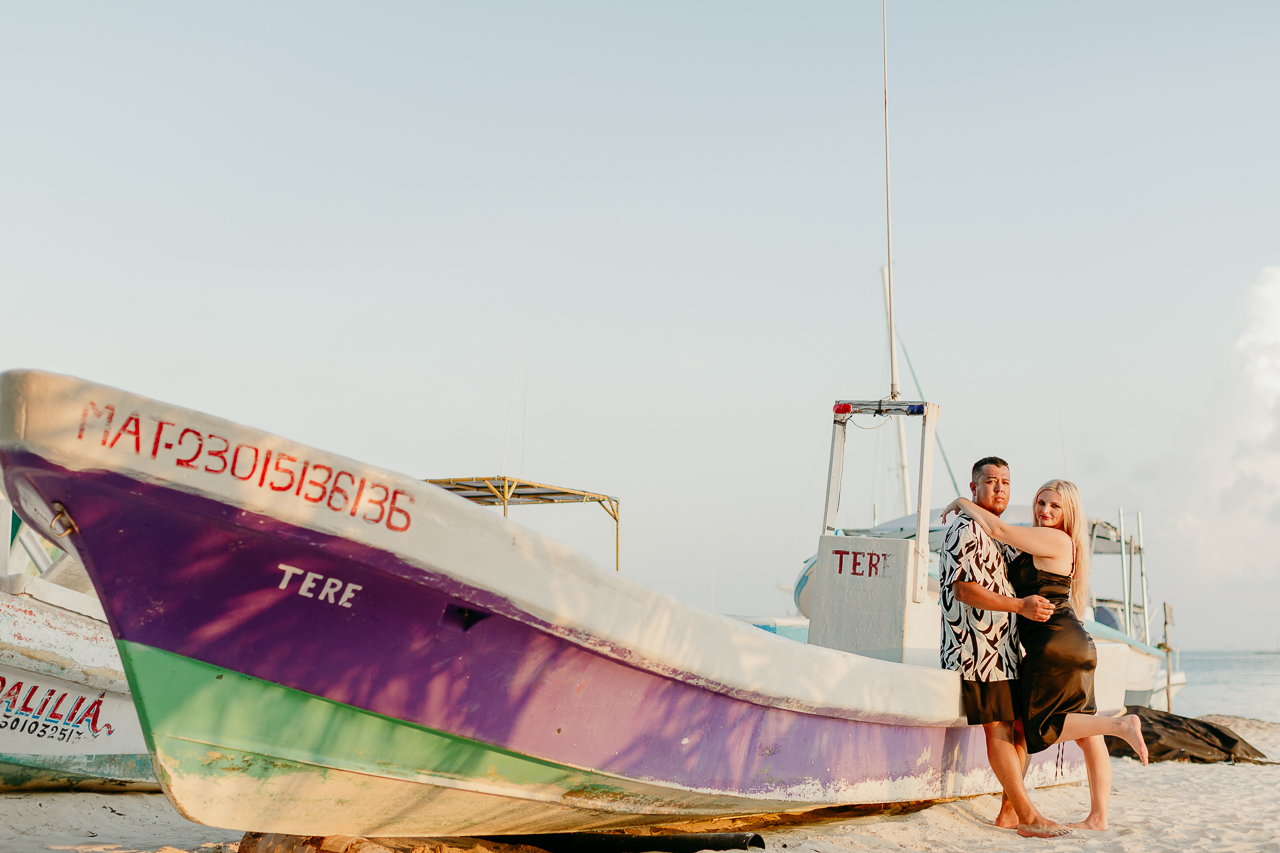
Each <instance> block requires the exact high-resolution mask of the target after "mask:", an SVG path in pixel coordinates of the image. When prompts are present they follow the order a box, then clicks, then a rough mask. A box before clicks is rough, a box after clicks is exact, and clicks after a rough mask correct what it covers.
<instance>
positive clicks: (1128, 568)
mask: <svg viewBox="0 0 1280 853" xmlns="http://www.w3.org/2000/svg"><path fill="white" fill-rule="evenodd" d="M1116 516H1117V524H1116V526H1117V527H1118V528H1119V531H1120V580H1121V582H1122V583H1123V584H1124V589H1123V590H1122V592H1123V593H1124V632H1125V634H1127V635H1128V636H1130V637H1132V636H1133V580H1132V577H1133V556H1132V555H1130V557H1129V559H1128V560H1127V561H1126V560H1125V553H1124V509H1119V510H1117V512H1116Z"/></svg>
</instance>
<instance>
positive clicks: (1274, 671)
mask: <svg viewBox="0 0 1280 853" xmlns="http://www.w3.org/2000/svg"><path fill="white" fill-rule="evenodd" d="M1181 667H1182V671H1183V672H1185V673H1186V674H1187V686H1186V687H1184V688H1182V690H1181V691H1179V692H1178V694H1177V695H1176V696H1174V698H1173V712H1174V713H1175V714H1182V715H1183V716H1185V717H1200V716H1203V715H1205V714H1226V715H1229V716H1233V717H1249V718H1251V719H1255V720H1265V721H1267V722H1271V723H1280V654H1276V653H1275V652H1266V651H1262V652H1259V651H1184V652H1182V654H1181ZM1161 710H1163V709H1161Z"/></svg>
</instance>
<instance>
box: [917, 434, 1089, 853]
mask: <svg viewBox="0 0 1280 853" xmlns="http://www.w3.org/2000/svg"><path fill="white" fill-rule="evenodd" d="M969 491H970V492H971V493H972V495H973V502H974V503H976V504H977V505H978V506H980V507H982V508H983V509H985V510H988V511H990V512H991V513H993V514H995V515H1000V514H1001V513H1003V512H1004V511H1005V509H1006V508H1007V507H1008V506H1009V463H1008V462H1005V461H1004V460H1003V459H1001V458H1000V457H998V456H987V457H985V458H983V459H979V460H978V461H977V462H976V463H975V464H974V466H973V472H972V475H971V477H970V483H969ZM1016 553H1017V552H1016V551H1013V549H1010V548H1008V546H1006V545H1002V544H1000V543H999V542H996V541H995V540H993V539H992V538H991V537H989V536H987V534H986V533H985V532H984V531H983V529H982V528H981V527H979V526H978V524H977V522H975V521H974V520H973V519H972V518H970V517H969V516H968V515H966V514H964V513H960V514H959V515H958V516H957V517H956V518H955V519H954V520H953V521H952V522H951V524H950V525H949V526H948V527H947V532H946V536H945V537H944V539H943V547H942V553H941V563H940V567H939V568H940V573H939V574H940V577H941V584H940V587H941V599H942V601H941V603H942V666H943V667H944V668H946V669H950V670H954V671H956V672H959V673H960V679H961V681H960V684H961V695H962V697H963V699H964V709H965V714H966V716H967V717H968V720H969V724H970V725H981V726H982V730H983V733H984V734H985V735H986V740H987V759H988V760H989V761H990V763H991V769H992V770H993V771H995V774H996V778H997V779H999V780H1000V784H1001V786H1002V787H1003V788H1004V799H1003V801H1002V802H1001V804H1000V814H999V815H997V816H996V825H997V826H1002V827H1007V828H1012V827H1015V826H1016V827H1017V828H1018V834H1019V835H1024V836H1031V837H1035V838H1053V837H1056V836H1059V835H1065V834H1066V833H1067V832H1069V831H1070V830H1068V829H1067V828H1066V827H1065V826H1062V825H1061V824H1058V823H1055V822H1053V821H1051V820H1049V819H1048V818H1046V817H1045V816H1044V815H1042V814H1041V813H1040V811H1039V810H1038V809H1037V808H1036V807H1035V805H1034V804H1032V802H1031V798H1030V797H1029V796H1027V789H1026V786H1025V785H1024V784H1023V775H1024V774H1025V773H1026V768H1027V745H1026V740H1025V739H1024V738H1023V735H1022V726H1021V723H1019V722H1018V713H1017V708H1018V705H1019V702H1018V692H1017V691H1018V675H1019V665H1020V663H1021V657H1022V655H1021V652H1020V650H1019V647H1018V627H1017V620H1016V619H1015V618H1014V616H1015V615H1022V616H1025V617H1026V618H1028V619H1034V620H1036V621H1038V622H1043V621H1045V620H1046V619H1048V618H1049V616H1050V615H1052V613H1053V605H1052V604H1050V603H1049V601H1048V600H1047V599H1045V598H1043V597H1041V596H1038V595H1032V596H1028V597H1026V598H1017V597H1016V596H1014V594H1013V587H1012V586H1011V585H1010V583H1009V575H1008V569H1007V565H1008V561H1009V560H1010V559H1012V558H1013V556H1015V555H1016Z"/></svg>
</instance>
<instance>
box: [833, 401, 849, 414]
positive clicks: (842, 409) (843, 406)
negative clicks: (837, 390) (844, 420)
mask: <svg viewBox="0 0 1280 853" xmlns="http://www.w3.org/2000/svg"><path fill="white" fill-rule="evenodd" d="M832 411H834V412H835V413H836V414H837V415H848V414H852V413H853V404H852V403H836V405H835V408H834V409H833V410H832Z"/></svg>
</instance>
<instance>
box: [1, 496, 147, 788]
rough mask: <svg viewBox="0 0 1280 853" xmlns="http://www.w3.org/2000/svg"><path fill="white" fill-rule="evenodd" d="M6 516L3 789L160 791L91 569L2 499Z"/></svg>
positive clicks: (3, 621)
mask: <svg viewBox="0 0 1280 853" xmlns="http://www.w3.org/2000/svg"><path fill="white" fill-rule="evenodd" d="M0 520H2V521H3V522H4V529H5V532H6V533H7V534H9V536H8V537H7V538H6V540H5V542H6V545H7V546H8V547H6V548H4V549H3V550H0V790H34V789H57V788H71V789H77V790H116V791H118V790H151V791H154V790H158V789H159V787H158V784H157V782H156V779H155V776H154V774H152V772H151V760H150V759H149V758H148V756H147V751H146V744H145V741H144V739H143V737H142V728H141V726H140V725H139V723H138V715H137V713H136V712H135V711H134V708H133V700H132V699H131V698H130V696H129V687H128V683H127V681H126V678H125V674H124V670H123V667H122V666H121V663H120V657H119V655H118V654H116V647H115V640H114V639H113V638H112V636H111V630H110V628H109V627H108V626H107V623H106V618H105V615H104V614H103V611H102V606H101V605H100V604H99V602H98V600H97V598H96V596H94V594H93V588H92V585H91V584H90V582H89V579H88V577H87V576H86V575H85V574H84V570H83V569H82V568H81V567H80V565H79V564H78V563H77V562H76V561H75V559H74V558H73V557H71V556H70V555H67V554H60V555H59V556H57V557H54V556H53V555H52V554H50V553H49V551H50V550H51V549H49V548H47V547H46V546H45V543H43V542H41V541H39V540H37V538H36V536H35V534H34V533H33V532H32V531H31V530H30V529H29V528H27V527H26V526H25V525H21V526H18V525H11V524H10V511H9V504H8V502H7V501H5V500H4V499H3V498H0ZM15 521H16V519H15ZM55 553H56V552H55ZM28 568H30V569H33V570H39V571H40V575H38V576H37V575H35V574H30V573H28V572H27V571H25V570H26V569H28Z"/></svg>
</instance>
